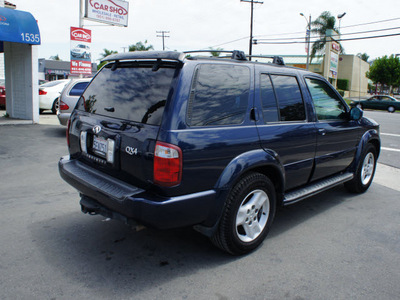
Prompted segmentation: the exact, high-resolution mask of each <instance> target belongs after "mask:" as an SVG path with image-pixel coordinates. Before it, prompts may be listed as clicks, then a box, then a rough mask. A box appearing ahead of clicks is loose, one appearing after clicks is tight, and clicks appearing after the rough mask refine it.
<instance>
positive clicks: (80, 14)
mask: <svg viewBox="0 0 400 300" xmlns="http://www.w3.org/2000/svg"><path fill="white" fill-rule="evenodd" d="M82 27H83V0H79V28H82Z"/></svg>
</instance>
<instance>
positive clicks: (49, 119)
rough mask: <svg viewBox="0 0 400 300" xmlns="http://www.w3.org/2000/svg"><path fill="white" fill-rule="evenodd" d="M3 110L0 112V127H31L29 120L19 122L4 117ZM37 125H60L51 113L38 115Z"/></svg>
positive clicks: (18, 120) (4, 112)
mask: <svg viewBox="0 0 400 300" xmlns="http://www.w3.org/2000/svg"><path fill="white" fill-rule="evenodd" d="M5 114H6V111H5V110H0V126H2V125H31V124H33V122H32V121H31V120H21V119H13V118H8V117H5V116H4V115H5ZM39 124H40V125H59V126H61V125H60V122H59V121H58V118H57V116H56V115H53V114H51V113H46V112H45V113H43V114H41V115H39Z"/></svg>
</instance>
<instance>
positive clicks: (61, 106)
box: [59, 101, 69, 110]
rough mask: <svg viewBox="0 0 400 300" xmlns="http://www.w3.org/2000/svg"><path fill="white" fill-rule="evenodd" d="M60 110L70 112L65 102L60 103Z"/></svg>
mask: <svg viewBox="0 0 400 300" xmlns="http://www.w3.org/2000/svg"><path fill="white" fill-rule="evenodd" d="M59 109H60V110H68V109H69V106H68V105H67V104H66V103H64V102H63V101H60V106H59Z"/></svg>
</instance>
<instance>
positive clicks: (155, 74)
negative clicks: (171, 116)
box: [77, 62, 176, 125]
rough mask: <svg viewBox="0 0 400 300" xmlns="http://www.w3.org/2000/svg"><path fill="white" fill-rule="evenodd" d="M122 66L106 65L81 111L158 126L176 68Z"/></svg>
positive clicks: (87, 93) (90, 89)
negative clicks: (114, 67)
mask: <svg viewBox="0 0 400 300" xmlns="http://www.w3.org/2000/svg"><path fill="white" fill-rule="evenodd" d="M153 66H154V62H151V63H147V64H144V63H143V64H140V65H139V63H137V62H132V63H119V65H118V67H117V68H116V69H115V70H113V69H112V68H111V67H112V64H111V65H107V66H106V67H105V68H103V69H102V71H100V73H99V74H98V75H97V76H96V77H95V78H94V79H93V81H92V83H91V84H90V85H89V86H88V88H87V89H86V90H85V92H84V94H83V95H82V97H81V98H80V100H79V102H78V106H77V108H78V109H81V110H85V111H87V112H90V113H92V114H99V115H105V116H109V117H113V118H118V119H125V120H130V121H135V122H141V123H147V124H153V125H159V124H160V123H161V118H162V114H163V112H164V106H165V104H166V100H167V98H168V93H169V90H170V87H171V82H172V79H173V77H174V74H175V72H176V68H175V66H176V65H173V66H171V67H170V68H167V67H166V66H161V67H160V68H158V69H157V71H153V70H152V68H153Z"/></svg>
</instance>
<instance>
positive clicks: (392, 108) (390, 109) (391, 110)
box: [387, 106, 395, 113]
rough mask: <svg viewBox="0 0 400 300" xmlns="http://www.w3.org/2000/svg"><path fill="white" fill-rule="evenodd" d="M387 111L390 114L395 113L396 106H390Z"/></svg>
mask: <svg viewBox="0 0 400 300" xmlns="http://www.w3.org/2000/svg"><path fill="white" fill-rule="evenodd" d="M387 110H388V112H390V113H394V111H395V108H394V106H389V107H388V109H387Z"/></svg>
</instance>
